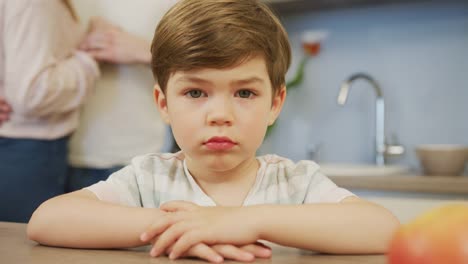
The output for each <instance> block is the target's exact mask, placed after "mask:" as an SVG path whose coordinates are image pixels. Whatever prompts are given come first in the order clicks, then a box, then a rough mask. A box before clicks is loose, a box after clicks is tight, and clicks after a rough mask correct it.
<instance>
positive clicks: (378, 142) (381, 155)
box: [337, 73, 405, 166]
mask: <svg viewBox="0 0 468 264" xmlns="http://www.w3.org/2000/svg"><path fill="white" fill-rule="evenodd" d="M358 79H363V80H366V81H368V82H369V83H370V84H371V85H372V87H373V88H374V90H375V93H376V95H377V98H376V100H375V111H376V112H375V163H376V164H377V165H378V166H383V165H385V160H386V156H398V155H402V154H403V153H404V152H405V149H404V147H403V146H401V145H389V144H387V143H386V139H385V103H384V98H383V93H382V89H380V86H379V84H378V83H377V82H376V81H375V80H374V79H373V78H372V77H371V76H369V75H368V74H365V73H357V74H353V75H351V76H350V77H349V78H348V79H347V80H345V81H344V82H343V83H342V84H341V88H340V92H339V94H338V98H337V101H338V104H339V105H344V104H345V103H346V99H347V98H348V93H349V89H350V88H351V85H352V84H353V82H354V81H356V80H358Z"/></svg>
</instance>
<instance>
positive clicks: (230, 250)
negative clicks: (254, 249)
mask: <svg viewBox="0 0 468 264" xmlns="http://www.w3.org/2000/svg"><path fill="white" fill-rule="evenodd" d="M212 248H213V249H214V250H215V251H216V252H218V253H219V254H221V255H222V256H223V257H224V258H227V259H232V260H235V261H240V262H250V261H253V260H254V259H255V256H254V255H253V254H252V253H250V252H248V251H247V250H242V249H240V248H238V247H236V246H233V245H214V246H213V247H212Z"/></svg>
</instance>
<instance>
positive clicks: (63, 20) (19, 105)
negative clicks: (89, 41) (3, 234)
mask: <svg viewBox="0 0 468 264" xmlns="http://www.w3.org/2000/svg"><path fill="white" fill-rule="evenodd" d="M0 13H1V14H2V16H1V17H0V30H1V31H0V50H1V51H2V52H1V53H0V97H2V98H3V99H4V100H5V101H6V102H7V103H8V105H9V107H10V108H11V113H9V116H8V119H9V120H5V119H3V120H4V122H3V123H2V124H1V126H0V221H14V222H27V221H28V220H29V218H30V216H31V214H32V212H33V211H34V209H35V208H36V207H37V206H38V205H39V204H41V203H42V202H43V201H45V200H47V199H48V198H50V197H53V196H56V195H58V194H61V193H63V190H64V184H65V177H66V172H67V144H68V138H69V136H70V134H71V133H72V132H73V131H74V130H75V128H76V126H77V123H78V112H77V110H78V108H79V107H80V106H81V105H82V104H83V101H84V100H85V99H86V97H87V96H89V94H90V93H91V88H92V87H93V83H94V81H95V79H96V78H97V77H98V75H99V70H98V67H97V64H96V62H95V61H94V59H93V58H92V57H91V56H90V55H89V54H88V53H86V52H83V51H78V50H77V47H78V46H79V45H80V42H81V40H82V38H83V37H84V36H83V35H82V34H81V30H80V28H79V24H78V21H77V18H76V16H75V13H74V11H73V9H72V7H71V5H70V3H69V2H68V1H65V0H63V1H62V0H16V1H10V0H0ZM4 105H5V104H4Z"/></svg>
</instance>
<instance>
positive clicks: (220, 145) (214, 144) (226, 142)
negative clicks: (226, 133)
mask: <svg viewBox="0 0 468 264" xmlns="http://www.w3.org/2000/svg"><path fill="white" fill-rule="evenodd" d="M203 145H205V146H206V147H207V148H208V149H211V150H228V149H231V148H233V147H234V146H235V145H237V143H236V142H234V141H233V140H232V139H230V138H228V137H212V138H210V139H208V140H207V141H205V142H204V143H203Z"/></svg>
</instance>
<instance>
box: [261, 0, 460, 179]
mask: <svg viewBox="0 0 468 264" xmlns="http://www.w3.org/2000/svg"><path fill="white" fill-rule="evenodd" d="M267 2H269V3H270V4H271V5H272V6H273V7H274V8H275V9H276V12H277V13H278V14H279V15H280V17H281V19H282V21H283V23H284V25H285V27H286V29H287V31H288V33H289V36H290V39H291V43H292V46H293V65H292V67H291V69H290V71H289V73H288V77H289V79H291V78H293V76H294V74H295V71H297V68H298V64H299V61H300V59H301V58H302V57H303V56H305V55H304V51H303V48H302V44H303V43H302V42H303V40H302V35H303V33H304V32H305V31H325V32H327V33H328V34H327V37H326V38H325V39H323V40H322V41H321V49H320V52H319V53H318V54H317V55H316V56H313V57H311V58H310V60H309V61H308V62H307V64H306V65H305V69H304V72H305V74H304V79H303V82H302V83H301V84H300V85H299V86H298V88H297V89H291V91H289V93H288V99H287V101H286V104H285V107H284V110H283V112H282V114H281V116H280V118H279V120H278V124H277V126H276V127H275V129H273V131H272V133H271V135H270V136H269V137H267V139H266V140H265V143H264V145H263V147H262V148H261V150H260V152H262V153H278V154H280V155H283V156H287V157H290V158H292V159H294V160H300V159H311V158H313V159H315V160H317V161H319V162H326V163H329V162H332V163H335V162H337V163H373V162H374V156H375V143H374V140H373V138H374V137H375V129H374V126H375V114H376V113H375V107H374V105H375V100H376V96H375V93H374V91H373V90H372V89H369V88H372V87H370V84H369V83H368V82H365V81H356V82H355V83H354V84H353V89H351V91H350V93H349V97H348V101H347V103H346V105H344V106H343V107H341V106H339V105H338V104H337V95H338V91H339V89H340V85H341V83H342V82H343V81H344V80H345V79H347V78H348V77H350V76H351V75H352V74H354V73H357V72H364V73H367V74H368V75H370V76H372V77H373V78H374V79H375V80H376V81H377V82H378V83H379V85H380V88H381V89H382V92H383V97H384V100H385V107H386V113H385V121H386V128H385V134H386V138H387V141H388V142H389V143H393V144H395V143H398V144H401V145H403V146H404V147H405V150H406V151H405V153H404V154H403V155H400V156H398V157H394V158H390V159H388V163H390V164H401V165H405V166H408V167H410V168H412V169H414V170H419V169H420V165H419V162H418V159H417V156H416V153H415V151H414V149H415V147H416V146H417V145H420V144H461V145H468V136H467V135H468V121H467V120H468V118H467V114H468V77H467V73H468V1H377V0H375V1H372V0H367V1H345V0H341V1H294V0H292V1H267Z"/></svg>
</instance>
